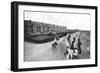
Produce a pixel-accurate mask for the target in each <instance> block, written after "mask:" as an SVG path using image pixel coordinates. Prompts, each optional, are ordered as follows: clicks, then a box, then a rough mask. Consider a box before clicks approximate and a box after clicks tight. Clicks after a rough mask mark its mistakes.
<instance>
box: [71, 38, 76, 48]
mask: <svg viewBox="0 0 100 73" xmlns="http://www.w3.org/2000/svg"><path fill="white" fill-rule="evenodd" d="M74 43H75V37H74V38H73V41H72V44H71V46H70V48H71V49H72V50H74Z"/></svg>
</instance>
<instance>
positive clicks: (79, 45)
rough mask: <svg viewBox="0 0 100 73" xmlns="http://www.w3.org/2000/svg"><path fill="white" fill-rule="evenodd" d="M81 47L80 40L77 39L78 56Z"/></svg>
mask: <svg viewBox="0 0 100 73" xmlns="http://www.w3.org/2000/svg"><path fill="white" fill-rule="evenodd" d="M81 46H82V43H81V41H80V39H78V44H77V47H78V51H79V54H81V52H82V50H81Z"/></svg>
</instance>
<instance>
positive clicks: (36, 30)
mask: <svg viewBox="0 0 100 73" xmlns="http://www.w3.org/2000/svg"><path fill="white" fill-rule="evenodd" d="M66 30H67V27H65V26H58V25H54V24H49V23H43V22H37V21H31V20H24V34H25V35H26V36H34V35H42V34H49V33H51V34H56V33H61V32H65V31H66Z"/></svg>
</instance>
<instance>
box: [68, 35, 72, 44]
mask: <svg viewBox="0 0 100 73" xmlns="http://www.w3.org/2000/svg"><path fill="white" fill-rule="evenodd" d="M70 38H71V35H70V34H69V35H68V38H67V40H68V42H69V43H70Z"/></svg>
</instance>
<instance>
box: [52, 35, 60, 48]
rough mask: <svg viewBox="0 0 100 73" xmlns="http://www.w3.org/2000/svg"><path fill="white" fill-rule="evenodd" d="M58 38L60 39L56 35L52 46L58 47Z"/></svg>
mask: <svg viewBox="0 0 100 73" xmlns="http://www.w3.org/2000/svg"><path fill="white" fill-rule="evenodd" d="M58 40H59V37H58V36H56V37H55V38H54V43H53V44H52V47H54V48H56V46H57V41H58Z"/></svg>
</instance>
